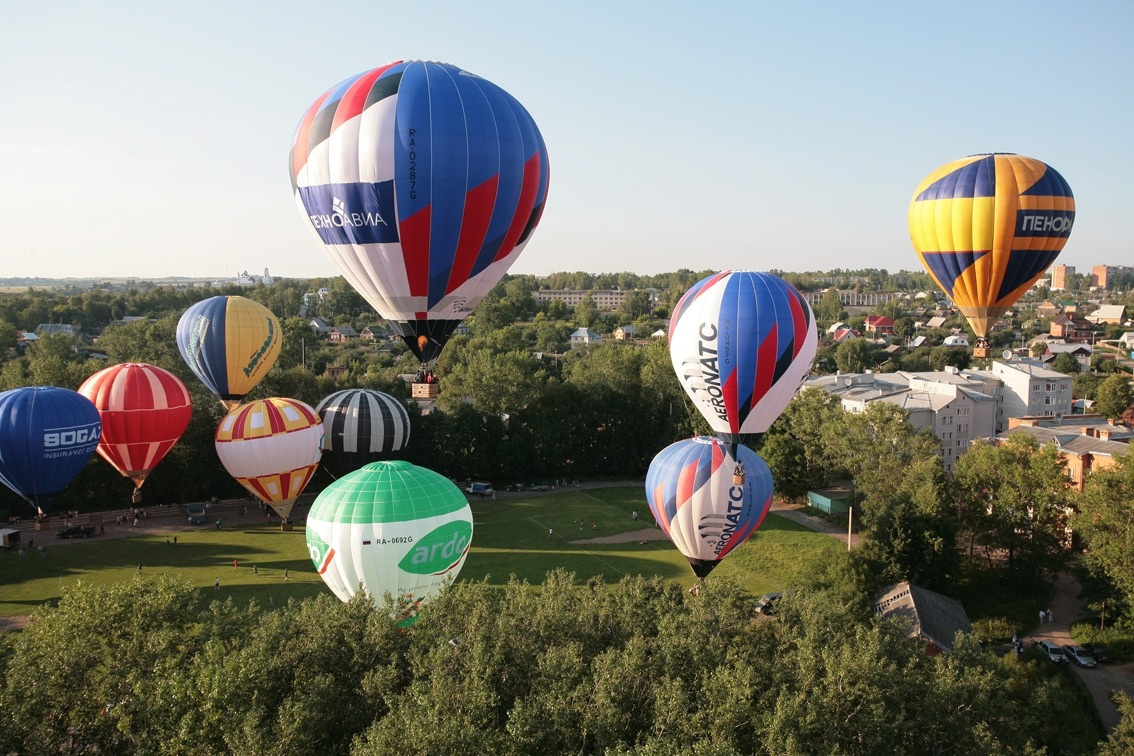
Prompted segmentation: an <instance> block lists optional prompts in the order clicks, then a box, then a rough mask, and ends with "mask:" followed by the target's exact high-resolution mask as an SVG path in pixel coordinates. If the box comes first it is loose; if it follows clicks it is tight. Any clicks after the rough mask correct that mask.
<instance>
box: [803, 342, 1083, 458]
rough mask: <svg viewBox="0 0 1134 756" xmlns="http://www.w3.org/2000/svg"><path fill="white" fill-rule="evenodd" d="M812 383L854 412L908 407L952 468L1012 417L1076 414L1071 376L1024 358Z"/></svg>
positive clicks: (825, 378)
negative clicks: (877, 406)
mask: <svg viewBox="0 0 1134 756" xmlns="http://www.w3.org/2000/svg"><path fill="white" fill-rule="evenodd" d="M812 386H815V387H819V388H822V389H824V390H826V391H827V392H828V393H831V394H835V395H836V396H838V397H839V398H840V399H841V400H842V405H843V409H844V410H846V411H848V412H863V411H865V409H866V406H867V405H868V404H869V403H870V402H887V403H888V404H896V405H898V406H899V407H902V408H903V409H905V410H906V411H907V412H909V421H910V423H911V424H912V425H913V426H915V427H918V428H928V429H929V430H931V431H933V434H934V435H935V436H937V439H938V441H940V443H941V460H942V463H943V464H944V467H945V469H946V470H947V471H950V472H951V471H952V470H953V466H954V465H955V464H956V462H957V460H958V459H960V457H961V456H962V455H963V454H964V453H965V452H967V451H968V450H969V447H970V446H971V445H972V442H973V441H975V440H977V439H981V438H988V437H989V436H994V435H996V434H997V433H1000V432H1001V431H1003V430H1005V429H1006V428H1007V427H1008V420H1009V418H1014V417H1033V416H1037V415H1038V416H1045V414H1046V416H1055V415H1057V414H1060V413H1062V414H1067V415H1069V414H1070V413H1071V388H1070V387H1071V377H1070V376H1067V375H1063V374H1062V373H1056V372H1055V371H1053V370H1049V369H1047V368H1045V367H1043V366H1042V365H1039V364H1037V363H1032V362H1025V361H1022V360H1021V361H1014V362H1009V363H1001V362H994V363H993V369H992V370H958V369H956V368H947V369H946V370H943V371H940V372H925V373H909V372H897V373H865V374H854V375H833V376H832V375H825V376H818V377H815V378H811V379H809V380H807V381H806V382H805V383H804V384H803V388H807V387H812ZM1037 409H1038V411H1037Z"/></svg>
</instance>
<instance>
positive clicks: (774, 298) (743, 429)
mask: <svg viewBox="0 0 1134 756" xmlns="http://www.w3.org/2000/svg"><path fill="white" fill-rule="evenodd" d="M818 341H819V334H818V332H817V331H816V329H815V315H814V314H813V313H812V311H811V306H810V305H808V304H807V300H806V299H804V298H803V295H802V294H800V293H799V292H798V291H797V290H796V289H795V287H794V286H792V285H791V284H789V283H788V282H787V281H784V280H783V279H782V278H779V277H778V276H774V275H772V274H771V273H757V272H754V271H732V270H726V271H723V272H721V273H716V274H714V275H711V276H708V277H706V278H704V279H702V280H701V281H699V282H697V283H696V284H694V285H693V286H692V287H691V288H690V289H689V291H687V292H685V295H684V296H683V297H682V298H681V300H680V301H679V302H678V303H677V306H676V307H675V308H674V310H673V315H672V317H671V318H670V325H669V355H670V359H671V361H672V362H673V369H674V371H676V373H677V377H678V379H679V380H680V382H681V386H682V388H684V389H685V392H686V393H687V394H688V395H689V396H690V398H692V400H693V404H694V406H696V407H697V409H698V411H700V413H701V414H702V415H703V416H704V417H705V419H706V420H708V421H709V426H710V427H711V428H712V429H713V431H714V432H715V433H716V434H717V435H718V436H719V437H720V439H721V440H722V441H724V443H725V444H726V445H728V446H729V447H730V451H731V450H732V448H733V447H735V446H736V445H737V444H746V443H752V442H754V441H755V440H756V439H758V438H759V437H760V436H761V435H762V434H763V433H764V431H766V430H767V429H768V426H770V425H771V424H772V422H773V421H774V420H775V419H776V418H777V417H779V415H780V413H782V412H783V411H784V409H785V408H786V407H787V405H788V403H789V402H790V401H791V399H792V397H793V396H795V393H796V391H797V390H798V389H799V386H800V384H802V382H803V379H804V378H806V377H807V374H808V373H809V372H810V371H811V364H812V362H813V361H814V359H815V350H816V348H817V346H818Z"/></svg>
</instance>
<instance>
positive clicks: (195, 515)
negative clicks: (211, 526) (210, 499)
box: [185, 504, 209, 525]
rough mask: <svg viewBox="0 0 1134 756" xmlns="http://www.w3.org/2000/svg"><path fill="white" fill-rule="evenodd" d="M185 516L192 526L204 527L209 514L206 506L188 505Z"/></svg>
mask: <svg viewBox="0 0 1134 756" xmlns="http://www.w3.org/2000/svg"><path fill="white" fill-rule="evenodd" d="M185 514H186V515H188V519H189V524H190V525H204V524H205V520H206V519H208V514H209V512H208V510H207V509H205V505H204V504H187V505H186V506H185Z"/></svg>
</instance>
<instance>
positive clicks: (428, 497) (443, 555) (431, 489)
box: [307, 460, 473, 621]
mask: <svg viewBox="0 0 1134 756" xmlns="http://www.w3.org/2000/svg"><path fill="white" fill-rule="evenodd" d="M472 532H473V522H472V510H471V508H470V507H469V503H468V501H467V500H466V499H465V495H464V494H463V493H461V490H460V489H459V488H457V487H456V486H455V485H453V483H452V481H450V480H449V479H448V478H446V477H445V476H443V475H440V474H439V473H435V472H433V471H432V470H427V469H425V468H424V467H417V466H416V465H412V464H410V463H409V462H406V461H404V460H392V461H384V462H371V463H370V464H368V465H365V466H364V467H362V468H361V469H359V470H355V471H354V472H352V473H349V474H347V475H344V476H343V477H341V478H339V479H338V480H336V481H335V482H334V483H332V484H331V485H330V486H328V487H327V488H325V489H324V490H323V491H322V492H321V493H320V494H319V496H318V497H317V498H316V499H315V503H313V504H312V505H311V511H310V512H308V513H307V548H308V550H309V551H310V553H311V561H312V562H314V563H315V569H316V570H317V571H318V572H319V575H320V576H321V577H322V578H323V581H324V582H325V583H326V584H327V587H328V588H330V589H331V590H332V591H333V592H334V594H335V595H336V596H338V597H339V599H340V600H342V601H349V600H350V598H351V597H352V596H354V594H355V593H357V592H358V591H359V590H364V591H366V592H367V593H368V594H369V595H370V597H371V598H372V600H373V601H374V602H375V604H377V605H379V606H380V605H382V602H383V601H384V598H385V595H386V594H390V595H391V596H393V597H394V598H395V599H398V600H404V601H406V602H408V603H409V609H410V616H409V618H408V619H409V621H412V620H413V618H414V616H415V614H416V610H417V608H418V607H419V606H420V605H421V603H422V602H424V601H428V600H429V599H430V598H432V597H433V596H435V595H437V594H438V593H439V592H440V591H441V589H442V588H443V587H444V586H445V585H446V584H447V583H448V582H450V581H452V580H453V579H454V578H456V576H457V573H459V572H460V571H461V567H462V565H464V563H465V557H466V556H467V555H468V552H469V547H470V545H471V543H472Z"/></svg>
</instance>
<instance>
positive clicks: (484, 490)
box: [465, 480, 496, 499]
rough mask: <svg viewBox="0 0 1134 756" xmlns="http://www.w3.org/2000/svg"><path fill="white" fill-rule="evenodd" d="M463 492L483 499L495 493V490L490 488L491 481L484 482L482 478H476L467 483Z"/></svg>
mask: <svg viewBox="0 0 1134 756" xmlns="http://www.w3.org/2000/svg"><path fill="white" fill-rule="evenodd" d="M465 493H467V494H469V495H470V496H479V497H480V498H482V499H483V498H485V497H486V496H492V495H493V494H495V493H496V491H495V490H494V489H493V488H492V484H491V483H486V482H484V481H483V480H478V481H474V482H472V483H469V485H468V487H467V488H465Z"/></svg>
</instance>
